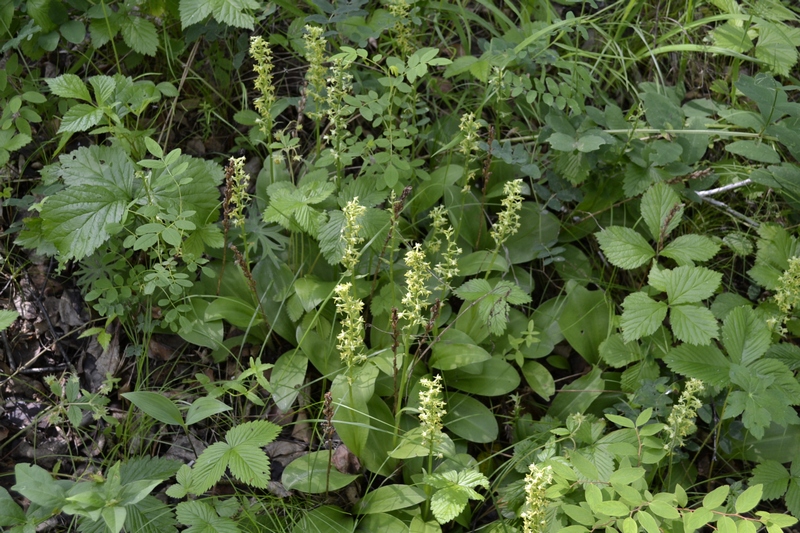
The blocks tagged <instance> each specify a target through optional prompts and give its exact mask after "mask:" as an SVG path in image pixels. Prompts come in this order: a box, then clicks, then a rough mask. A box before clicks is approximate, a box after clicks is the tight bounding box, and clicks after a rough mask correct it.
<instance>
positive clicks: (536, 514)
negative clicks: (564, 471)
mask: <svg viewBox="0 0 800 533" xmlns="http://www.w3.org/2000/svg"><path fill="white" fill-rule="evenodd" d="M552 482H553V470H552V468H550V467H549V466H545V467H544V468H541V467H539V466H538V465H536V464H535V463H531V465H530V467H529V469H528V473H527V474H526V475H525V504H524V506H523V511H522V513H520V516H521V517H522V531H523V532H524V533H541V532H542V531H544V529H545V526H546V525H547V521H546V520H545V514H546V511H547V504H548V501H547V498H546V497H545V491H546V490H547V487H548V486H550V484H551V483H552Z"/></svg>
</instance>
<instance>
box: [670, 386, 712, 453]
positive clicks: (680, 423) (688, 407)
mask: <svg viewBox="0 0 800 533" xmlns="http://www.w3.org/2000/svg"><path fill="white" fill-rule="evenodd" d="M704 390H705V385H703V382H702V381H700V380H699V379H695V378H692V379H690V380H689V381H688V382H687V383H686V388H684V389H683V392H682V393H681V397H680V398H679V399H678V403H677V404H675V405H674V406H673V407H672V411H671V412H670V413H669V417H668V418H667V425H666V426H665V427H664V431H666V433H667V436H668V437H669V441H668V443H667V444H665V445H664V449H665V450H671V449H672V448H673V447H675V446H682V445H683V438H684V437H686V436H688V435H691V434H692V433H694V432H695V431H696V430H697V426H695V425H694V420H695V418H696V417H697V410H698V409H700V408H701V407H702V406H703V402H701V401H700V400H699V399H698V396H699V395H700V394H702V392H703V391H704Z"/></svg>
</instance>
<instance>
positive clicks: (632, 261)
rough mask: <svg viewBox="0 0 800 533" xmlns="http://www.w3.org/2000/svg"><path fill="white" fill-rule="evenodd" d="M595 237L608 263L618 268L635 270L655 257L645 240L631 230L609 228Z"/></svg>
mask: <svg viewBox="0 0 800 533" xmlns="http://www.w3.org/2000/svg"><path fill="white" fill-rule="evenodd" d="M596 235H597V240H598V242H599V243H600V247H601V248H602V249H603V253H604V254H605V255H606V258H608V261H609V262H610V263H611V264H612V265H614V266H617V267H619V268H625V269H632V268H637V267H640V266H642V265H643V264H645V263H646V262H648V261H649V260H650V259H652V258H653V257H654V256H655V252H654V251H653V248H652V247H651V246H650V245H649V244H648V242H647V241H646V240H645V238H644V237H642V236H641V235H640V234H639V233H637V232H636V231H634V230H632V229H631V228H625V227H622V226H609V227H608V228H606V229H604V230H603V231H601V232H599V233H597V234H596Z"/></svg>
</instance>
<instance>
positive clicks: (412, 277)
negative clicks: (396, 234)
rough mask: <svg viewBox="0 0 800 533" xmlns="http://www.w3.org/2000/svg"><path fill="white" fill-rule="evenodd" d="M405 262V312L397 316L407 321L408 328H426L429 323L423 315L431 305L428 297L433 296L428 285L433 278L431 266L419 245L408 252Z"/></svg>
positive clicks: (402, 301)
mask: <svg viewBox="0 0 800 533" xmlns="http://www.w3.org/2000/svg"><path fill="white" fill-rule="evenodd" d="M405 262H406V266H407V267H408V270H407V271H406V273H405V278H406V294H405V296H403V299H402V300H401V303H402V304H403V311H401V312H400V313H398V314H397V316H398V318H401V319H405V320H407V321H408V327H413V326H416V325H420V326H424V325H425V324H427V323H428V321H427V319H426V318H425V317H424V316H422V315H423V312H424V311H425V310H426V309H427V308H428V306H429V305H430V304H429V303H428V296H430V295H431V291H430V290H429V289H428V287H427V283H428V280H429V279H430V277H431V272H430V270H431V266H430V264H428V262H427V261H425V252H423V251H422V249H421V246H420V244H419V243H417V244H415V245H414V248H412V249H411V250H409V251H408V252H406V257H405Z"/></svg>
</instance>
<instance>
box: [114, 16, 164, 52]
mask: <svg viewBox="0 0 800 533" xmlns="http://www.w3.org/2000/svg"><path fill="white" fill-rule="evenodd" d="M120 29H121V32H122V39H123V40H124V41H125V44H127V45H128V46H130V47H131V48H132V49H133V50H135V51H136V52H139V53H140V54H144V55H146V56H154V55H156V51H157V50H158V33H157V32H156V27H155V25H153V23H152V22H150V21H149V20H145V19H143V18H142V17H135V16H129V17H125V18H124V19H122V24H121V28H120Z"/></svg>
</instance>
